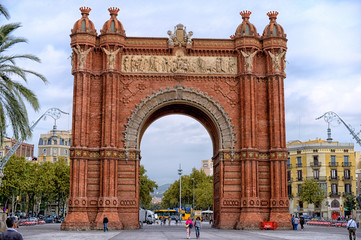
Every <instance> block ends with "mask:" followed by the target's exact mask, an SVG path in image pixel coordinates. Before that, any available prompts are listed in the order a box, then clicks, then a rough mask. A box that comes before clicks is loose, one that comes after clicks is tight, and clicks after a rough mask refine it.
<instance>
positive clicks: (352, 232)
mask: <svg viewBox="0 0 361 240" xmlns="http://www.w3.org/2000/svg"><path fill="white" fill-rule="evenodd" d="M356 229H357V223H356V221H355V219H354V218H351V219H350V220H349V221H348V222H347V230H348V235H349V238H350V240H352V236H353V239H354V240H355V239H356Z"/></svg>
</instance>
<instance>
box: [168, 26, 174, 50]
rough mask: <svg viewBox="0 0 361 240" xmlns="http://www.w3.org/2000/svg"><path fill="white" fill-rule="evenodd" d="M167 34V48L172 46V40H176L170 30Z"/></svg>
mask: <svg viewBox="0 0 361 240" xmlns="http://www.w3.org/2000/svg"><path fill="white" fill-rule="evenodd" d="M167 33H168V35H169V38H168V45H169V46H174V40H175V38H176V36H175V34H174V33H172V31H171V30H169V31H168V32H167Z"/></svg>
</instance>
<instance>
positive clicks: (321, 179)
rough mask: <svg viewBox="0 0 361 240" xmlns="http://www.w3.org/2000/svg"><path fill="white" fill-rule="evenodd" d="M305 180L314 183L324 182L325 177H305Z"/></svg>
mask: <svg viewBox="0 0 361 240" xmlns="http://www.w3.org/2000/svg"><path fill="white" fill-rule="evenodd" d="M307 180H314V181H316V182H320V181H326V180H327V177H326V176H319V177H307Z"/></svg>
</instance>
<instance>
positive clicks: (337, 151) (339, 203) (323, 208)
mask: <svg viewBox="0 0 361 240" xmlns="http://www.w3.org/2000/svg"><path fill="white" fill-rule="evenodd" d="M287 149H288V162H287V179H288V194H289V197H290V213H291V214H299V213H303V214H306V215H308V216H311V217H313V216H320V217H323V218H325V219H326V218H328V219H331V218H333V219H337V218H338V217H339V216H344V215H345V212H344V208H343V201H344V199H345V196H346V195H347V194H353V195H354V196H356V161H355V151H354V145H353V143H339V142H327V141H324V140H321V139H316V140H312V141H311V140H310V141H307V142H301V141H292V142H288V143H287ZM356 154H357V153H356ZM306 179H314V181H316V182H318V183H320V185H321V188H322V189H323V190H324V192H325V197H326V198H325V200H324V201H323V202H322V204H320V205H319V206H317V205H315V204H307V203H302V202H300V201H299V197H298V196H299V193H300V191H301V184H302V183H303V182H304V181H305V180H306Z"/></svg>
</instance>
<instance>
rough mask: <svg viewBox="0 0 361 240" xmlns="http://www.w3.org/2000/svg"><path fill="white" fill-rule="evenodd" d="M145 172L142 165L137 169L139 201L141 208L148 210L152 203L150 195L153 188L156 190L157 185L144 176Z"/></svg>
mask: <svg viewBox="0 0 361 240" xmlns="http://www.w3.org/2000/svg"><path fill="white" fill-rule="evenodd" d="M146 172H147V170H145V168H144V166H143V165H140V168H139V178H140V179H139V200H140V203H141V207H143V208H146V209H149V208H150V204H151V202H152V196H151V195H150V193H152V192H154V188H158V185H157V184H156V183H155V181H152V180H150V179H149V178H148V176H147V175H146V174H145V173H146Z"/></svg>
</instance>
